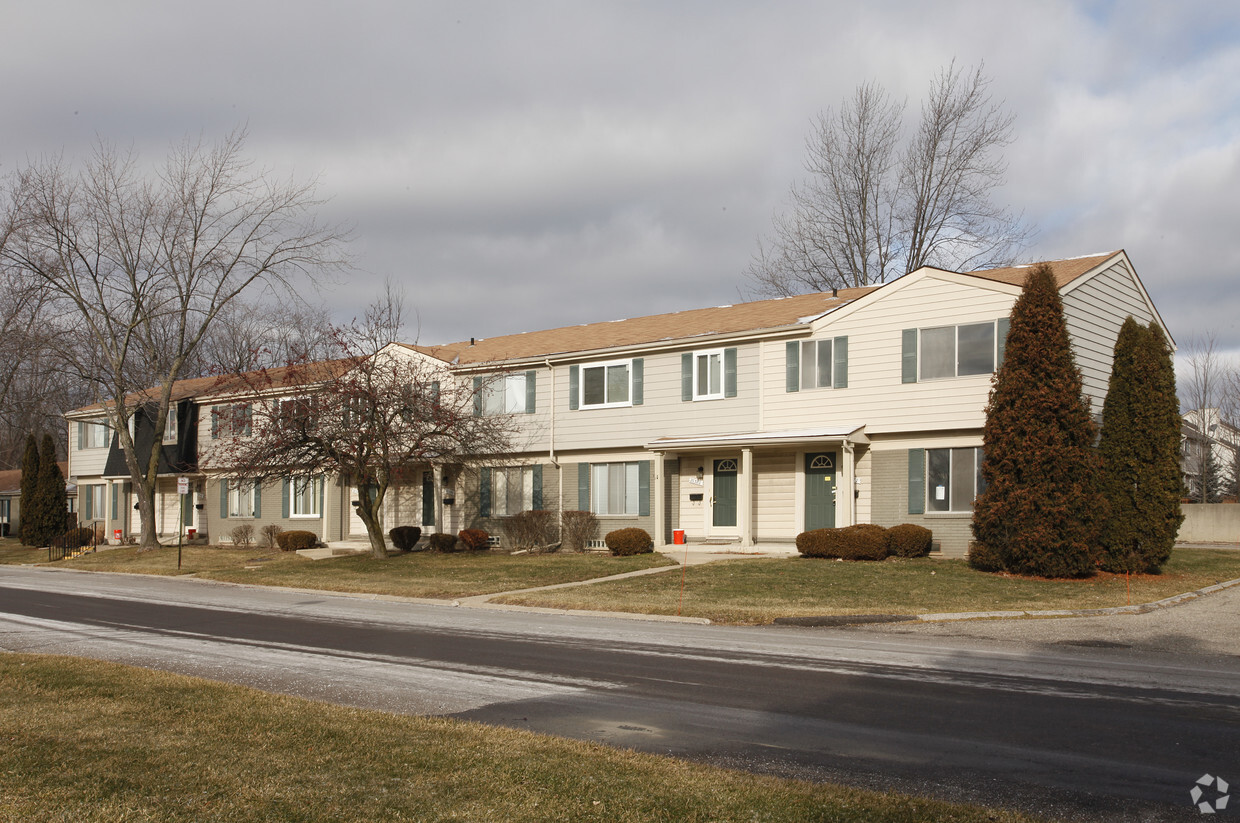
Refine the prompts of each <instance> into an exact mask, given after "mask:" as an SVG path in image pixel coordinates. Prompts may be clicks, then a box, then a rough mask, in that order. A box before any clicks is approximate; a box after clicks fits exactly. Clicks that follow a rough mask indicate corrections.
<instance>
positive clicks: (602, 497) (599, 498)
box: [590, 460, 641, 519]
mask: <svg viewBox="0 0 1240 823" xmlns="http://www.w3.org/2000/svg"><path fill="white" fill-rule="evenodd" d="M639 462H640V461H635V460H617V461H613V462H610V463H591V464H590V511H591V512H592V513H593V514H595V515H596V516H598V517H631V518H634V519H636V518H637V517H639V516H640V511H641V501H640V500H639V499H638V498H639V497H640V490H639V489H638V488H637V487H636V485H637V483H638V482H639V480H638V478H637V476H634V477H633V478H631V479H630V478H629V471H630V467H632V471H633V472H634V474H635V475H636V473H637V472H639V471H640V469H638V468H637V466H638V463H639ZM612 466H623V467H624V508H625V511H622V512H611V511H607V512H602V511H599V506H598V503H599V502H606V501H608V500H609V499H610V494H602V492H601V488H600V486H601V484H600V483H599V482H598V476H597V475H596V473H595V472H596V467H598V468H601V469H602V474H603V476H605V477H608V478H610V472H611V467H612ZM630 484H632V486H633V488H632V491H633V496H632V500H630V499H629V491H630ZM610 486H611V481H610V479H608V489H607V491H608V492H610V491H611V489H610ZM630 507H632V508H633V511H631V512H630V511H628V509H629V508H630Z"/></svg>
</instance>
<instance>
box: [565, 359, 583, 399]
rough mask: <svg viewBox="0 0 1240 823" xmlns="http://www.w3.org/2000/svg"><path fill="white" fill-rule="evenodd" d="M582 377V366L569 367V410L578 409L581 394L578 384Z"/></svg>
mask: <svg viewBox="0 0 1240 823" xmlns="http://www.w3.org/2000/svg"><path fill="white" fill-rule="evenodd" d="M580 376H581V367H580V366H569V367H568V408H569V409H576V408H577V401H578V400H579V395H580V392H579V391H578V390H577V384H578V382H579V379H580Z"/></svg>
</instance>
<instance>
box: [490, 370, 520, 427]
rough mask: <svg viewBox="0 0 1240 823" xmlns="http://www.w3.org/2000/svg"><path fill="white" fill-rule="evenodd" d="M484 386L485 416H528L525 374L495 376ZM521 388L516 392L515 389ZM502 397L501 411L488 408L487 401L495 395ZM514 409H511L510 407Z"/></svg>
mask: <svg viewBox="0 0 1240 823" xmlns="http://www.w3.org/2000/svg"><path fill="white" fill-rule="evenodd" d="M484 380H485V382H484V383H483V386H482V392H483V394H482V414H483V416H487V417H489V416H493V415H501V414H526V413H527V412H528V411H529V409H528V408H527V407H526V398H527V397H528V395H527V393H526V383H527V378H526V374H525V372H521V373H519V374H495V375H491V376H490V377H488V378H485V379H484ZM517 386H519V387H520V388H519V389H516V390H515V393H514V387H517ZM496 394H498V395H500V398H501V399H500V405H501V408H500V409H498V410H497V409H494V408H488V407H487V401H488V400H490V399H491V398H492V397H493V396H494V395H496ZM510 406H511V407H512V408H509V407H510Z"/></svg>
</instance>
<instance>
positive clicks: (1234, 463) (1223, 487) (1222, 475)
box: [1181, 409, 1240, 503]
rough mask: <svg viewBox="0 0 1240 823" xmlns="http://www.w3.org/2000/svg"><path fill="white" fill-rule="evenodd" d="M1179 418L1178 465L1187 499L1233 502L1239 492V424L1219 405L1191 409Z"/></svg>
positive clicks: (1203, 501)
mask: <svg viewBox="0 0 1240 823" xmlns="http://www.w3.org/2000/svg"><path fill="white" fill-rule="evenodd" d="M1182 420H1183V423H1182V426H1181V432H1182V434H1183V439H1182V441H1181V443H1182V450H1181V451H1182V454H1181V465H1182V467H1183V470H1184V483H1185V486H1186V487H1187V493H1188V499H1189V500H1191V501H1192V502H1194V503H1221V502H1235V501H1236V499H1237V493H1238V492H1240V459H1237V457H1238V454H1240V428H1238V427H1237V426H1236V425H1234V424H1233V423H1231V422H1230V421H1228V420H1227V419H1226V418H1224V417H1223V416H1222V414H1220V412H1219V410H1218V409H1191V410H1189V411H1186V412H1185V413H1184V414H1183V415H1182ZM1203 484H1204V486H1205V489H1204V492H1205V494H1204V499H1203V488H1202V487H1203Z"/></svg>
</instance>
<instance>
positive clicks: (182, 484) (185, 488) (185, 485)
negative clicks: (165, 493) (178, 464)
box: [177, 477, 189, 494]
mask: <svg viewBox="0 0 1240 823" xmlns="http://www.w3.org/2000/svg"><path fill="white" fill-rule="evenodd" d="M177 494H189V478H188V477H178V478H177Z"/></svg>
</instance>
